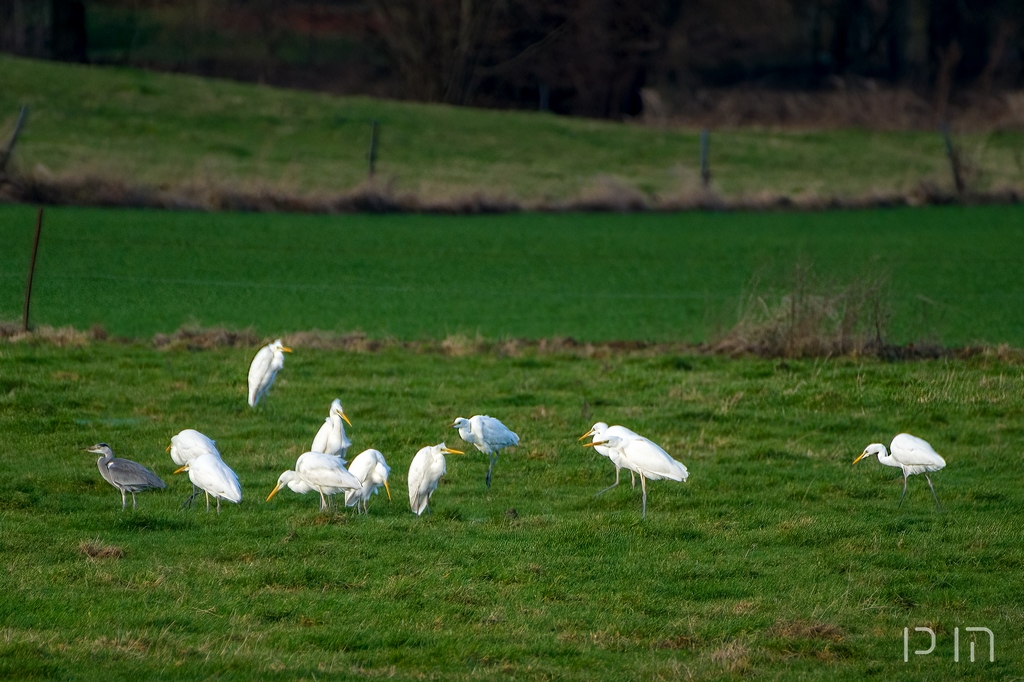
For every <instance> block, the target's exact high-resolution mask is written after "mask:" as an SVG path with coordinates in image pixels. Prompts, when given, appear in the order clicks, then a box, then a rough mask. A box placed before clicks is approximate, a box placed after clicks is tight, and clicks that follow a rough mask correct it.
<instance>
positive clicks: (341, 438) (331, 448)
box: [310, 399, 352, 458]
mask: <svg viewBox="0 0 1024 682" xmlns="http://www.w3.org/2000/svg"><path fill="white" fill-rule="evenodd" d="M345 420H347V417H346V416H345V410H344V408H342V406H341V401H340V400H337V399H335V400H334V402H332V403H331V409H330V411H329V412H328V414H327V418H326V419H325V420H324V423H323V425H322V426H321V427H320V430H319V431H317V432H316V437H315V438H313V445H312V447H310V450H311V451H312V452H324V453H327V454H328V455H335V456H337V457H341V458H344V457H345V456H346V455H347V454H348V449H349V448H350V447H351V446H352V441H351V440H349V438H348V436H346V435H345V424H344V423H343V422H344V421H345Z"/></svg>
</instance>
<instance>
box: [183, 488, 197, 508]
mask: <svg viewBox="0 0 1024 682" xmlns="http://www.w3.org/2000/svg"><path fill="white" fill-rule="evenodd" d="M198 495H199V488H197V487H196V484H195V483H193V484H192V494H191V495H189V496H188V498H187V499H186V500H185V501H184V502H182V503H181V508H182V509H184V508H186V507H188V508H189V509H191V508H192V500H194V499H196V497H197V496H198Z"/></svg>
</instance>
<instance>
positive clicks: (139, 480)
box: [107, 457, 167, 492]
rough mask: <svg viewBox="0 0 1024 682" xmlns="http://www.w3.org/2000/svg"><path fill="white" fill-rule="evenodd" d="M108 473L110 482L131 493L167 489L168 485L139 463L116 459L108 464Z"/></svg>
mask: <svg viewBox="0 0 1024 682" xmlns="http://www.w3.org/2000/svg"><path fill="white" fill-rule="evenodd" d="M107 473H108V474H110V481H111V482H112V483H115V484H116V485H118V486H120V487H123V488H124V489H126V490H128V491H129V492H139V491H140V490H145V489H146V488H166V487H167V484H166V483H164V482H163V480H162V479H161V478H160V477H159V476H157V475H156V474H154V473H153V472H152V471H150V470H149V469H147V468H146V467H144V466H142V465H141V464H139V463H138V462H133V461H131V460H130V459H121V458H120V457H115V458H114V459H112V460H110V461H109V462H107Z"/></svg>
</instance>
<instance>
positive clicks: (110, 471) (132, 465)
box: [85, 443, 167, 511]
mask: <svg viewBox="0 0 1024 682" xmlns="http://www.w3.org/2000/svg"><path fill="white" fill-rule="evenodd" d="M85 451H86V452H92V453H95V454H98V455H100V458H99V459H97V460H96V466H97V467H98V468H99V470H100V476H102V477H103V478H104V480H106V482H107V483H109V484H110V485H112V486H114V487H115V488H117V489H118V490H119V491H121V511H124V510H125V508H126V507H127V506H128V498H126V497H125V493H126V492H128V493H131V494H132V509H137V508H138V507H137V506H136V504H135V493H140V492H142V491H143V490H149V489H150V488H166V487H167V484H166V483H164V482H163V480H161V478H160V477H159V476H157V475H156V474H154V473H153V472H152V471H150V470H149V469H147V468H146V467H144V466H142V465H141V464H139V463H138V462H133V461H131V460H130V459H122V458H120V457H114V451H113V450H111V449H110V446H109V445H107V444H106V443H97V444H96V445H93V446H92V447H91V448H85Z"/></svg>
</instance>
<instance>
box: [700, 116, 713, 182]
mask: <svg viewBox="0 0 1024 682" xmlns="http://www.w3.org/2000/svg"><path fill="white" fill-rule="evenodd" d="M700 181H701V184H702V185H704V187H707V186H708V185H710V184H711V135H710V134H709V133H708V129H707V128H702V129H701V131H700Z"/></svg>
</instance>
